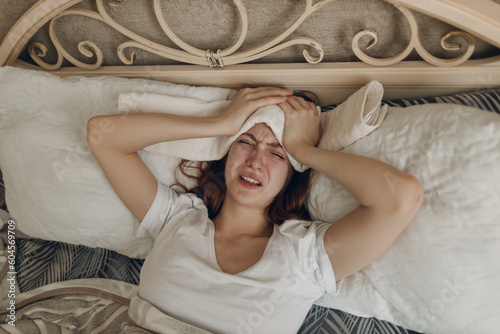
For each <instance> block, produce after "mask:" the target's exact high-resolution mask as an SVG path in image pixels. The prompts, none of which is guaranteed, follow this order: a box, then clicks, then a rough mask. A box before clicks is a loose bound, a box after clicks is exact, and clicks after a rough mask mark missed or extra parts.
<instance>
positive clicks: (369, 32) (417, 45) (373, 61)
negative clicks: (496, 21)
mask: <svg viewBox="0 0 500 334" xmlns="http://www.w3.org/2000/svg"><path fill="white" fill-rule="evenodd" d="M395 7H396V8H397V9H398V10H399V11H401V12H402V13H403V14H404V16H405V17H406V19H407V20H408V22H409V24H410V29H411V39H410V42H409V43H408V45H407V47H406V48H405V50H404V51H403V52H401V53H400V54H399V55H396V56H394V57H389V58H385V59H380V58H374V57H370V56H368V55H367V54H366V53H365V52H364V51H363V50H361V48H360V47H359V40H360V39H361V38H362V37H364V36H370V37H371V38H372V41H371V42H370V43H369V44H368V46H367V47H366V49H367V50H368V49H370V48H371V47H373V46H374V45H375V44H376V43H377V42H378V33H377V32H376V31H375V30H373V29H365V30H362V31H360V32H359V33H357V34H356V35H355V36H354V38H353V40H352V43H351V45H352V50H353V52H354V54H356V56H357V57H358V58H359V59H360V60H362V61H363V62H365V63H367V64H370V65H375V66H390V65H393V64H396V63H398V62H400V61H402V60H404V59H405V58H406V57H407V56H408V55H409V54H410V52H411V51H413V50H415V51H417V53H418V54H419V55H420V56H421V57H422V59H424V60H425V61H426V62H428V63H429V64H432V65H434V66H443V67H444V66H457V65H460V64H462V63H464V62H466V61H467V60H468V59H469V58H470V56H471V55H472V53H473V52H474V48H475V42H474V39H473V38H472V36H471V35H470V34H468V33H466V32H464V31H452V32H450V33H448V34H446V35H445V36H443V37H442V38H441V47H443V48H444V49H445V50H459V49H460V46H461V45H460V44H457V43H448V42H447V39H448V38H449V37H451V36H460V37H462V38H464V39H465V40H466V42H467V50H466V51H465V53H464V54H463V55H461V56H458V57H455V58H452V59H442V58H438V57H435V56H433V55H431V54H430V53H429V52H428V51H427V50H426V49H425V48H424V46H423V45H422V43H421V41H420V37H419V34H418V23H417V19H416V18H415V15H414V14H413V13H412V12H411V11H410V10H409V9H407V8H405V7H402V6H395Z"/></svg>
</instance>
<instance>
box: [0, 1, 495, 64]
mask: <svg viewBox="0 0 500 334" xmlns="http://www.w3.org/2000/svg"><path fill="white" fill-rule="evenodd" d="M35 2H36V0H23V1H17V0H1V1H0V39H1V40H3V38H4V37H5V36H6V34H7V32H8V31H9V29H10V28H11V26H12V25H13V24H14V23H15V22H16V21H17V19H19V18H20V17H21V16H22V15H23V13H24V12H25V11H26V10H28V9H29V8H30V7H31V6H32V5H33V4H34V3H35ZM495 2H498V3H500V0H495ZM105 3H107V2H105ZM243 3H244V5H245V6H246V8H247V13H248V18H249V31H248V35H247V38H246V40H245V42H244V43H243V45H242V47H241V48H240V50H247V49H250V48H252V47H256V46H258V45H260V44H262V43H263V42H267V41H269V40H271V39H272V38H273V37H275V36H276V35H278V33H280V32H282V31H283V30H284V29H286V28H287V27H288V26H290V25H291V24H292V23H293V22H294V21H295V20H296V19H297V18H298V17H299V16H300V15H301V13H302V12H303V10H304V7H305V1H298V0H275V1H272V2H271V1H267V0H252V1H249V0H244V1H243ZM76 7H78V8H85V9H91V10H95V9H96V6H95V3H94V0H84V1H82V2H81V3H79V4H77V5H76ZM108 9H109V13H110V15H111V16H112V17H113V18H117V21H118V22H119V23H120V24H122V25H123V26H125V27H127V28H129V29H131V30H132V31H134V32H136V33H138V34H139V35H141V36H144V37H146V38H148V39H151V40H153V41H155V42H159V43H162V44H164V45H166V46H170V47H175V45H174V44H173V43H172V42H171V41H170V40H169V39H168V37H166V36H165V34H164V33H163V32H162V31H161V28H160V26H159V24H158V23H157V22H156V20H154V19H151V17H154V13H153V5H152V1H149V0H135V1H130V0H125V1H123V2H121V4H120V5H118V6H114V7H108ZM163 14H164V17H165V18H166V20H167V22H168V23H169V25H170V27H171V28H172V30H173V31H174V32H175V33H176V34H177V35H178V36H179V37H180V38H181V39H182V40H184V41H185V42H187V43H188V44H190V45H193V46H195V47H198V48H200V49H213V50H216V49H218V48H221V49H224V48H226V47H229V46H231V45H232V44H234V42H236V40H237V39H238V37H239V34H240V31H241V27H240V24H241V19H240V17H239V14H238V11H237V8H236V5H235V4H234V3H233V1H232V0H214V1H204V2H197V3H196V6H193V5H192V2H190V1H184V0H172V1H169V2H168V4H167V2H166V1H164V2H163ZM415 15H416V17H417V20H418V22H419V23H420V27H419V33H420V36H421V41H422V43H423V45H424V46H425V47H426V49H427V50H428V51H429V52H431V53H432V54H433V55H435V56H437V57H441V58H450V57H455V56H457V55H460V54H462V53H463V50H460V51H446V50H444V49H443V48H441V46H440V39H441V37H442V36H443V35H444V34H445V33H447V32H448V31H450V30H451V29H452V27H451V26H450V25H448V24H446V23H443V22H440V21H438V20H436V19H433V18H430V17H428V16H426V15H423V14H419V13H415ZM118 16H119V18H118ZM71 20H72V21H71V22H69V20H66V19H65V18H63V19H61V20H60V21H59V23H58V25H57V29H56V31H57V36H58V38H59V39H60V41H61V43H62V45H63V46H64V47H65V48H66V50H68V51H69V52H70V53H71V54H72V55H74V56H75V57H77V58H79V52H78V51H77V49H76V44H77V43H78V42H80V41H82V40H85V39H90V40H92V41H94V42H96V43H97V45H98V46H99V47H101V48H102V51H103V53H104V59H105V60H104V65H121V62H120V60H119V59H118V58H117V57H116V47H117V46H118V44H119V42H122V41H125V40H127V38H126V37H124V36H122V35H121V34H119V33H117V32H115V31H113V30H112V29H111V28H109V27H108V26H107V25H105V24H104V23H101V22H96V21H95V20H92V19H89V18H84V17H73V18H72V19H71ZM364 28H373V29H375V30H377V31H378V32H379V37H380V40H379V43H378V44H377V45H376V46H375V47H374V48H373V49H371V50H370V53H369V54H370V55H372V56H375V57H382V58H386V57H390V56H394V55H396V54H398V53H399V52H401V51H402V50H404V49H405V47H406V46H407V44H408V41H409V38H410V27H409V24H408V22H407V20H406V18H405V17H404V16H403V15H402V14H401V13H400V12H399V11H398V10H397V9H396V8H395V7H393V6H392V5H390V4H388V3H386V2H384V1H382V0H337V1H332V2H331V3H328V4H327V5H326V6H324V7H322V8H321V9H320V10H318V11H316V12H314V13H313V14H312V15H311V16H309V17H308V18H307V19H306V20H305V22H304V23H303V24H302V25H301V26H300V27H299V28H298V29H297V30H296V31H295V32H294V33H293V34H292V35H291V37H293V36H307V37H311V38H313V39H316V40H317V41H319V42H320V43H321V44H322V45H323V47H324V50H325V57H324V59H323V62H337V61H357V60H358V59H357V57H356V56H355V55H354V53H353V51H352V49H351V47H350V45H351V41H352V39H353V37H354V35H355V34H356V33H358V32H359V31H360V30H362V29H364ZM49 40H50V39H49V36H48V29H47V27H45V28H44V29H41V31H40V32H38V33H37V34H35V36H34V37H33V39H32V41H38V42H42V43H43V44H45V45H47V46H49V50H51V48H50V45H51V43H50V42H48V41H49ZM475 40H476V49H475V52H474V54H473V56H472V58H473V59H474V58H484V57H490V56H493V55H497V54H500V51H499V50H498V49H497V48H494V47H492V46H491V45H490V44H488V43H486V42H483V41H481V40H479V39H478V38H475ZM366 42H368V41H366ZM302 49H303V47H302V46H293V47H289V48H287V49H285V50H282V51H279V52H277V53H275V54H272V55H269V56H266V57H264V58H262V59H259V60H256V61H254V62H259V63H277V62H305V60H304V58H303V57H302ZM134 51H136V52H137V59H136V61H135V64H137V65H142V64H176V62H175V61H172V60H168V59H164V58H160V57H159V56H156V55H153V54H151V53H148V52H145V51H141V50H134ZM311 53H312V55H313V56H315V54H314V51H312V52H311ZM21 59H23V60H26V61H29V60H30V58H29V55H28V54H27V52H24V53H23V54H22V56H21ZM45 59H46V61H47V62H49V63H53V62H55V52H49V54H48V55H47V57H45ZM79 59H80V60H82V61H85V57H81V58H79ZM414 59H419V56H418V55H417V54H416V53H415V52H413V53H412V54H411V55H410V56H409V58H408V60H414Z"/></svg>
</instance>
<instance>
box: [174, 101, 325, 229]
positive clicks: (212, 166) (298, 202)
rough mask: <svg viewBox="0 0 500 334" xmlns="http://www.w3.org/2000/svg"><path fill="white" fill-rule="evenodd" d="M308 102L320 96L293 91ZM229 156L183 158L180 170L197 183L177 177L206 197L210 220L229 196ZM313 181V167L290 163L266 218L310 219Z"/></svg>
mask: <svg viewBox="0 0 500 334" xmlns="http://www.w3.org/2000/svg"><path fill="white" fill-rule="evenodd" d="M294 95H296V96H300V97H302V98H304V99H305V100H307V101H309V102H313V103H315V104H318V98H317V97H316V96H315V95H314V94H313V93H311V92H308V91H300V92H298V91H294ZM227 156H228V154H226V156H225V157H224V158H222V159H221V160H216V161H209V162H192V161H189V160H182V161H181V163H180V164H179V165H178V166H177V170H178V171H179V172H180V173H181V174H182V175H184V176H185V177H186V178H187V179H188V180H191V181H194V183H195V186H194V187H192V188H191V189H188V188H187V187H186V186H185V185H183V184H182V183H181V182H179V179H177V185H178V186H180V187H182V188H183V189H184V190H186V191H188V192H192V193H194V194H196V196H198V197H200V198H201V199H203V201H204V203H205V205H206V206H207V208H208V215H209V218H210V219H214V218H215V217H216V216H217V215H218V213H219V211H220V209H221V207H222V203H224V198H225V195H226V181H225V177H224V172H225V168H226V162H227ZM310 181H311V169H308V170H306V171H305V172H303V173H300V172H297V171H296V170H294V169H293V168H292V166H291V165H289V173H288V177H287V180H286V182H285V185H284V186H283V188H282V189H281V191H280V192H279V193H278V195H276V198H275V199H274V201H273V202H272V203H271V204H270V205H269V206H268V207H267V218H268V220H269V221H270V222H272V223H275V224H278V225H281V224H282V223H283V222H284V221H286V220H290V219H300V220H310V219H311V217H310V216H309V213H308V212H307V210H306V207H305V201H306V197H307V192H308V190H309V186H310Z"/></svg>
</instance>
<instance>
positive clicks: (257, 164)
mask: <svg viewBox="0 0 500 334" xmlns="http://www.w3.org/2000/svg"><path fill="white" fill-rule="evenodd" d="M263 165H264V152H263V150H259V149H256V150H254V151H253V152H252V154H250V155H249V156H248V159H247V166H249V167H250V166H251V167H253V168H255V169H257V170H262V166H263Z"/></svg>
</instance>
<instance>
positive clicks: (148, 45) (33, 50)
mask: <svg viewBox="0 0 500 334" xmlns="http://www.w3.org/2000/svg"><path fill="white" fill-rule="evenodd" d="M330 1H332V0H320V1H318V2H317V3H316V4H314V5H313V4H312V0H307V2H306V8H305V11H304V13H303V14H302V15H301V16H300V17H299V18H298V19H297V20H296V21H295V22H294V23H293V24H292V25H291V26H290V27H289V28H288V29H286V30H285V31H284V32H283V33H281V34H280V35H279V36H278V37H276V38H274V39H273V40H271V41H269V42H268V43H265V44H264V45H262V46H259V47H256V48H253V49H250V50H246V51H243V52H240V53H234V51H236V50H237V49H238V48H239V47H240V46H241V45H242V44H243V41H244V40H245V38H246V35H247V32H248V16H247V13H246V8H245V6H244V4H243V3H242V1H241V0H234V3H235V4H236V6H237V8H238V12H239V14H240V16H241V20H242V29H241V33H240V37H239V38H238V40H237V42H236V43H235V44H234V45H233V46H231V47H229V48H227V49H225V50H217V51H216V52H214V51H212V50H200V49H197V48H195V47H192V46H190V45H188V44H187V43H185V42H184V41H182V40H181V39H180V38H179V37H178V36H177V35H176V34H175V33H174V32H173V31H172V30H171V29H170V27H169V26H168V24H167V23H166V21H165V18H164V17H163V15H162V8H161V2H160V1H159V0H155V2H154V9H155V15H156V17H157V19H158V22H159V24H160V26H161V27H162V29H163V31H164V32H165V34H166V35H167V36H168V37H169V38H170V39H171V40H172V41H173V42H174V43H175V44H176V45H177V46H179V47H180V48H181V49H183V50H178V49H174V48H170V47H166V46H164V45H160V44H158V43H155V42H152V41H150V40H148V39H146V38H143V37H142V36H139V35H137V34H136V33H134V32H132V31H130V30H128V29H126V28H125V27H123V26H122V25H120V24H118V23H117V22H116V21H114V20H113V19H112V18H111V17H110V16H109V14H108V13H107V11H106V8H105V6H104V4H103V0H96V4H97V12H94V11H90V10H86V9H68V10H66V11H64V12H62V13H60V14H59V15H57V16H56V17H54V18H53V19H52V21H51V23H50V28H49V29H50V38H51V40H52V42H53V44H54V46H55V48H56V50H57V53H58V61H57V63H56V64H48V63H46V62H44V61H42V60H41V59H40V57H43V56H45V54H46V52H47V48H46V47H45V46H41V44H39V43H36V44H33V45H32V46H31V47H30V54H31V55H32V57H33V59H34V60H35V62H37V64H39V65H40V66H42V67H43V68H45V69H48V70H55V69H58V68H60V67H61V65H62V61H63V59H67V60H68V61H69V62H71V63H72V64H73V65H75V66H77V67H79V68H82V69H87V70H95V69H97V68H99V67H100V66H101V64H102V62H103V55H102V51H101V50H100V49H99V47H98V46H97V45H96V44H95V43H93V42H91V41H84V42H81V43H80V44H79V46H78V49H79V52H80V53H82V54H83V55H85V56H87V57H92V56H96V58H97V60H96V62H95V63H94V64H86V63H83V62H81V61H79V60H77V59H75V58H74V57H73V56H71V55H70V54H69V53H68V52H67V51H66V50H65V49H64V48H63V47H62V45H61V44H60V43H59V40H58V39H57V36H56V33H55V29H54V26H55V22H56V21H57V20H58V19H59V18H60V17H62V16H66V15H82V16H86V17H90V18H93V19H96V20H99V21H100V22H103V23H106V24H107V25H109V26H110V27H112V28H113V29H115V30H116V31H118V32H120V33H122V34H123V35H125V36H127V37H129V38H131V39H132V40H130V41H127V42H124V43H121V44H120V45H119V46H118V48H117V54H118V57H119V59H120V60H121V61H122V62H123V63H124V64H127V65H131V64H133V63H134V60H135V56H136V54H135V52H132V53H131V54H130V55H129V56H126V55H125V50H126V49H127V48H131V47H133V48H138V49H141V50H145V51H147V52H150V53H153V54H157V55H159V56H162V57H165V58H168V59H172V60H175V61H179V62H183V63H189V64H196V65H204V66H210V67H214V68H220V67H223V66H224V65H232V64H238V63H243V62H248V61H251V60H255V59H258V58H261V57H264V56H267V55H269V54H271V53H274V52H276V51H279V50H281V49H284V48H286V47H289V46H291V45H298V44H302V45H308V46H311V47H313V48H314V49H315V50H316V51H317V52H318V53H319V56H318V57H313V56H311V54H310V53H309V52H308V51H307V50H304V51H303V55H304V57H305V59H306V61H307V62H309V63H312V64H315V63H318V62H320V61H321V60H322V59H323V56H324V50H323V47H322V46H321V44H320V43H318V42H317V41H315V40H313V39H310V38H307V37H299V38H292V39H290V40H289V41H287V42H285V43H281V44H279V43H280V42H281V41H282V40H283V39H285V38H286V37H288V36H289V35H290V34H291V33H292V32H293V31H295V30H296V29H297V27H298V26H299V25H300V24H301V23H302V22H303V21H304V20H305V19H306V18H307V17H308V16H309V15H310V14H312V13H313V12H314V11H316V10H317V9H318V8H320V7H321V6H323V5H325V4H326V3H328V2H330ZM119 4H120V2H113V3H112V5H113V6H117V5H119Z"/></svg>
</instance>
